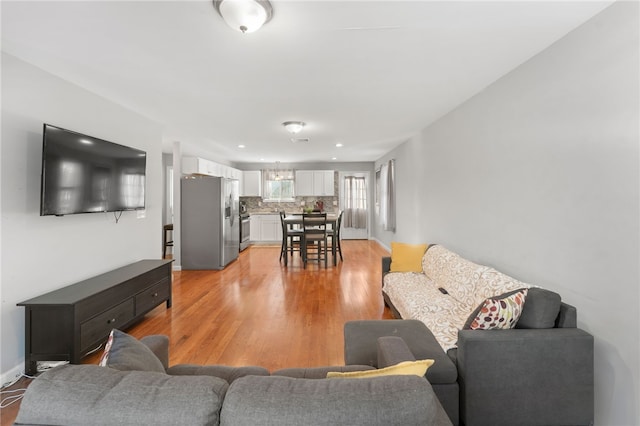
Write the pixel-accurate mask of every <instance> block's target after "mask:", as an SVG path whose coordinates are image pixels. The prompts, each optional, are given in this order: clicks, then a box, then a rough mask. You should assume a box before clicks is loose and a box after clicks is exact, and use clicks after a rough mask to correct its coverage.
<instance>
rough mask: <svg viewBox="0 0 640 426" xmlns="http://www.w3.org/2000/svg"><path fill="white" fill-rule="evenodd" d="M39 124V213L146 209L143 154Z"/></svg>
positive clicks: (63, 213) (144, 157) (145, 163)
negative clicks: (41, 136)
mask: <svg viewBox="0 0 640 426" xmlns="http://www.w3.org/2000/svg"><path fill="white" fill-rule="evenodd" d="M43 127H44V129H43V138H42V141H43V142H42V185H41V194H40V216H46V215H56V216H62V215H66V214H76V213H95V212H112V211H113V212H115V211H123V210H141V209H144V207H145V205H144V202H145V199H144V196H145V172H146V165H147V154H146V152H144V151H141V150H139V149H134V148H130V147H127V146H124V145H118V144H116V143H113V142H108V141H105V140H102V139H98V138H95V137H92V136H88V135H83V134H81V133H77V132H73V131H70V130H66V129H62V128H60V127H55V126H52V125H50V124H46V123H45V124H44V126H43Z"/></svg>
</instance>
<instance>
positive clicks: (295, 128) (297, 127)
mask: <svg viewBox="0 0 640 426" xmlns="http://www.w3.org/2000/svg"><path fill="white" fill-rule="evenodd" d="M282 125H283V126H284V128H285V129H287V131H288V132H289V133H291V134H292V135H295V134H296V133H300V131H301V130H302V128H303V127H304V126H306V124H305V123H304V122H303V121H285V122H284V123H282Z"/></svg>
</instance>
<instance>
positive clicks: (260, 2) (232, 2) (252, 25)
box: [213, 0, 273, 33]
mask: <svg viewBox="0 0 640 426" xmlns="http://www.w3.org/2000/svg"><path fill="white" fill-rule="evenodd" d="M213 5H214V6H215V8H216V10H217V11H218V13H219V14H220V16H222V19H224V21H225V22H226V23H227V25H229V26H230V27H231V28H233V29H234V30H237V31H240V32H241V33H252V32H254V31H257V30H259V29H260V27H262V26H263V25H264V24H265V23H267V22H269V21H270V20H271V18H272V17H273V7H272V6H271V3H269V1H268V0H213Z"/></svg>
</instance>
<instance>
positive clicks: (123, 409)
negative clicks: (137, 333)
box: [16, 365, 229, 426]
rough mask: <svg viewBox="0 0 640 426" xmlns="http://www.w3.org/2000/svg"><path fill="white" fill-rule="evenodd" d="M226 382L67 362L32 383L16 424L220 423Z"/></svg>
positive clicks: (202, 377)
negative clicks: (69, 363) (67, 363)
mask: <svg viewBox="0 0 640 426" xmlns="http://www.w3.org/2000/svg"><path fill="white" fill-rule="evenodd" d="M228 387H229V385H228V384H227V382H225V381H224V380H222V379H219V378H216V377H205V376H190V377H184V376H168V375H166V374H164V373H152V372H142V371H117V370H112V369H110V368H104V367H99V366H96V365H65V366H61V367H57V368H54V369H52V370H49V371H46V372H44V373H42V374H41V375H40V376H39V377H38V378H37V379H35V380H34V381H33V382H32V383H31V384H30V385H29V387H28V389H27V391H26V393H25V396H24V399H23V401H22V403H21V405H20V411H19V413H18V417H17V419H16V424H33V425H62V424H64V425H83V426H84V425H89V424H90V425H216V424H218V422H219V415H220V408H221V406H222V402H223V400H224V395H225V393H226V391H227V389H228Z"/></svg>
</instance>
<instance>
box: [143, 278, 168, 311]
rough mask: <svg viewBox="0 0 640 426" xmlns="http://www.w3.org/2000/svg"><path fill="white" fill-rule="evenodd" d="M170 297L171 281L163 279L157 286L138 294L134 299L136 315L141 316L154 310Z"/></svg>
mask: <svg viewBox="0 0 640 426" xmlns="http://www.w3.org/2000/svg"><path fill="white" fill-rule="evenodd" d="M170 295H171V281H170V280H169V279H164V280H162V281H160V282H159V283H158V284H156V285H154V286H153V287H150V288H148V289H146V290H145V291H143V292H141V293H138V294H137V295H136V297H135V301H136V315H141V314H144V313H146V312H147V311H149V310H151V309H153V308H155V307H156V306H158V305H159V304H160V303H161V302H163V301H165V300H168V299H169V296H170Z"/></svg>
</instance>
